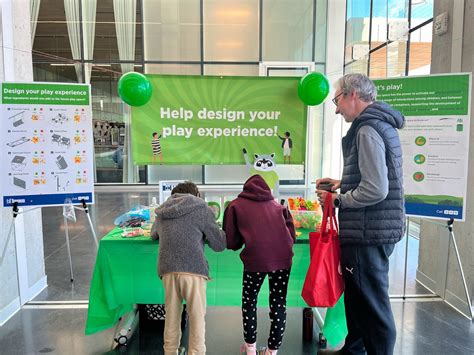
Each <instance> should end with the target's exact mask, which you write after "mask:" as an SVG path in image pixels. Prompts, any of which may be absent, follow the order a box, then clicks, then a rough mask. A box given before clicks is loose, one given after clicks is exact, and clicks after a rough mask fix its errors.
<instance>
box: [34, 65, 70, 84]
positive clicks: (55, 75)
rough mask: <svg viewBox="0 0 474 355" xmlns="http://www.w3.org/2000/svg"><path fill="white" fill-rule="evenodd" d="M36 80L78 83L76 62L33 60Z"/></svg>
mask: <svg viewBox="0 0 474 355" xmlns="http://www.w3.org/2000/svg"><path fill="white" fill-rule="evenodd" d="M33 78H34V81H45V82H60V83H77V75H76V70H75V68H74V64H70V63H35V62H33Z"/></svg>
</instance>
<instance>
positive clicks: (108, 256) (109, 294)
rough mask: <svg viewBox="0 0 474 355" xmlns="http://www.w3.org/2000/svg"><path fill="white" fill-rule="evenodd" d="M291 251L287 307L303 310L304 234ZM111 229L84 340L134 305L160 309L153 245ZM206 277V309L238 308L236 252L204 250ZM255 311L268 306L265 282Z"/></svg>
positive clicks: (103, 244)
mask: <svg viewBox="0 0 474 355" xmlns="http://www.w3.org/2000/svg"><path fill="white" fill-rule="evenodd" d="M301 232H302V235H300V236H299V237H297V241H296V243H295V245H294V248H293V250H294V254H295V255H294V257H293V266H292V269H291V274H290V281H289V283H288V296H287V306H288V307H302V308H303V307H307V306H306V304H305V302H304V300H303V299H302V298H301V290H302V288H303V283H304V278H305V276H306V271H307V270H308V266H309V244H308V231H305V230H301ZM121 233H122V230H121V229H120V228H115V229H113V230H112V231H111V232H109V233H108V234H107V235H106V236H105V237H104V238H102V240H101V241H100V246H99V250H98V254H97V260H96V264H95V267H94V273H93V275H92V281H91V287H90V295H89V309H88V313H87V323H86V328H85V333H86V335H89V334H93V333H96V332H99V331H102V330H104V329H107V328H110V327H112V326H114V325H115V324H116V323H117V322H118V320H119V318H120V317H121V316H123V315H124V314H126V313H128V312H130V311H132V310H133V307H134V304H160V303H164V299H165V298H164V297H165V295H164V289H163V286H162V283H161V280H160V279H159V277H158V272H157V258H158V247H159V243H158V241H153V240H151V239H150V238H149V237H135V238H123V237H122V236H121ZM205 254H206V258H207V260H208V262H209V268H210V277H211V278H212V280H211V281H209V283H208V285H207V305H208V306H238V307H240V305H241V293H242V272H243V265H242V261H241V260H240V258H239V254H240V251H237V252H235V251H232V250H225V251H224V252H220V253H216V252H214V251H213V250H211V249H210V248H209V247H208V246H206V248H205ZM258 306H261V307H266V306H268V281H267V280H265V284H264V285H263V286H262V289H261V291H260V294H259V300H258Z"/></svg>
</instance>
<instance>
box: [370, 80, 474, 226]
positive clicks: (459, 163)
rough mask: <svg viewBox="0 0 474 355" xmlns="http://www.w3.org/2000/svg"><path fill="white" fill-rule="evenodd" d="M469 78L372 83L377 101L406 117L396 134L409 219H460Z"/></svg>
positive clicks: (463, 200)
mask: <svg viewBox="0 0 474 355" xmlns="http://www.w3.org/2000/svg"><path fill="white" fill-rule="evenodd" d="M471 80H472V78H471V74H470V73H460V74H446V75H430V76H418V77H416V76H415V77H405V78H394V79H383V80H374V82H375V84H376V85H377V91H378V95H377V99H378V100H380V101H385V102H387V103H388V104H390V105H391V106H392V107H394V108H395V109H397V110H399V111H400V112H402V113H403V114H404V115H405V119H406V122H405V127H404V128H403V129H402V130H400V140H401V143H402V148H403V180H404V188H405V208H406V212H407V215H410V216H418V217H429V218H440V219H450V218H454V219H457V220H461V221H464V219H465V215H466V206H467V199H466V198H467V193H466V192H467V172H468V162H469V156H468V155H469V127H470V125H471V120H470V115H471V107H470V106H471V105H470V103H471Z"/></svg>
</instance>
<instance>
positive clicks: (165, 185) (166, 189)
mask: <svg viewBox="0 0 474 355" xmlns="http://www.w3.org/2000/svg"><path fill="white" fill-rule="evenodd" d="M182 182H184V180H160V196H159V198H160V205H161V204H162V203H164V202H165V201H166V200H167V199H168V197H170V196H171V191H172V190H173V189H174V188H175V187H176V186H178V184H180V183H182Z"/></svg>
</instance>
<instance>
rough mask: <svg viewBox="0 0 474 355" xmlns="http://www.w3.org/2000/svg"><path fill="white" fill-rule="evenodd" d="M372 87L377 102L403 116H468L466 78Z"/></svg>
mask: <svg viewBox="0 0 474 355" xmlns="http://www.w3.org/2000/svg"><path fill="white" fill-rule="evenodd" d="M374 83H375V85H376V86H377V100H380V101H385V102H386V103H388V104H389V105H391V106H392V107H394V108H395V109H397V110H399V111H400V112H401V113H403V114H404V115H405V116H427V115H430V116H445V115H467V114H468V103H469V76H468V75H442V76H441V75H439V76H438V75H432V76H424V77H404V78H400V79H382V80H374ZM448 88H449V89H448Z"/></svg>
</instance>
